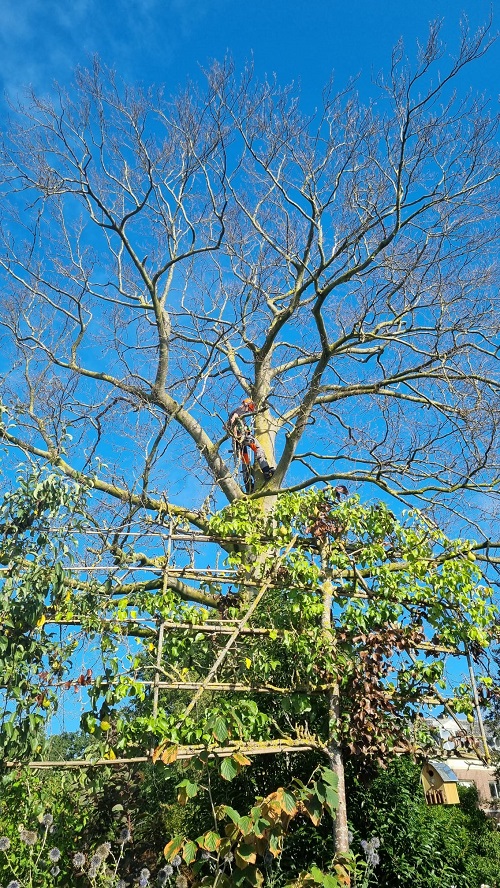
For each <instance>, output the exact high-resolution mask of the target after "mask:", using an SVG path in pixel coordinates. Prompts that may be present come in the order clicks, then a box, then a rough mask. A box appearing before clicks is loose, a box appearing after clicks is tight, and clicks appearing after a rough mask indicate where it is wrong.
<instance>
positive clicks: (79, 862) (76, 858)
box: [73, 851, 85, 869]
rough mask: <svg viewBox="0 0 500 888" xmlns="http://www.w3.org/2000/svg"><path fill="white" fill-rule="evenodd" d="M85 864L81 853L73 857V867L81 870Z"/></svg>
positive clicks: (83, 855) (78, 852)
mask: <svg viewBox="0 0 500 888" xmlns="http://www.w3.org/2000/svg"><path fill="white" fill-rule="evenodd" d="M84 863H85V854H82V852H81V851H77V852H76V854H75V855H74V857H73V865H74V866H76V867H78V869H81V868H82V866H83V864H84Z"/></svg>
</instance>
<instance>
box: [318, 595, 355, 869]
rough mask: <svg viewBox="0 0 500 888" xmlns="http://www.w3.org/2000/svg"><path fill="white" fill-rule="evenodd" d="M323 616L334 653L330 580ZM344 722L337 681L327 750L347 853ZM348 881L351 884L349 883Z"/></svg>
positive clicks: (338, 842) (337, 834) (338, 830)
mask: <svg viewBox="0 0 500 888" xmlns="http://www.w3.org/2000/svg"><path fill="white" fill-rule="evenodd" d="M322 591H323V616H322V628H323V631H324V635H325V644H326V645H327V646H328V647H329V648H330V651H331V653H332V654H334V652H335V648H336V641H335V635H334V632H333V629H332V586H331V583H330V582H329V581H328V580H327V581H326V582H325V583H323V586H322ZM339 725H340V690H339V685H338V682H335V683H334V685H333V687H332V689H331V691H330V693H329V699H328V741H327V754H328V759H329V761H330V767H331V769H332V771H333V772H334V773H335V774H336V775H337V779H338V788H337V791H338V796H339V802H338V808H337V816H336V818H335V824H334V841H335V851H336V853H337V854H344V853H346V852H348V851H349V835H348V826H347V799H346V793H345V777H344V759H343V756H342V747H341V745H340V742H339V740H338V731H339ZM346 884H350V882H349V883H346Z"/></svg>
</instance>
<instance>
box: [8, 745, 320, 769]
mask: <svg viewBox="0 0 500 888" xmlns="http://www.w3.org/2000/svg"><path fill="white" fill-rule="evenodd" d="M323 748H324V747H323V746H322V745H321V744H320V743H316V742H314V740H312V741H311V742H307V741H305V740H293V739H291V738H290V739H289V740H288V739H283V740H270V741H268V742H263V743H238V744H234V745H232V746H216V747H208V749H207V747H206V746H179V747H178V752H177V757H176V761H183V760H186V759H192V758H196V757H197V756H199V755H200V754H201V753H203V752H208V757H209V758H228V757H229V756H231V755H234V754H235V753H237V752H241V753H244V755H249V756H250V755H278V754H282V753H286V752H294V753H295V752H310V751H311V750H314V749H316V750H319V751H321V750H323ZM151 760H152V759H151V753H149V754H148V755H140V756H133V757H130V758H115V759H106V758H101V759H95V760H92V759H68V760H61V761H46V762H44V761H40V762H34V761H31V762H19V761H17V762H6V763H5V765H6V767H7V768H31V769H33V770H45V769H51V768H53V769H57V768H65V769H73V768H103V767H117V766H120V765H137V764H145V763H146V762H151ZM158 764H160V760H158Z"/></svg>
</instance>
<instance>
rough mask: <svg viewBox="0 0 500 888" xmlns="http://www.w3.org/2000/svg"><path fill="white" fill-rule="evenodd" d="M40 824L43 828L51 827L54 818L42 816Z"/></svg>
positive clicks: (49, 815) (50, 815)
mask: <svg viewBox="0 0 500 888" xmlns="http://www.w3.org/2000/svg"><path fill="white" fill-rule="evenodd" d="M42 823H43V825H44V826H52V824H53V823H54V818H53V817H52V814H44V815H43V817H42Z"/></svg>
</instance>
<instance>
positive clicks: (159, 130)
mask: <svg viewBox="0 0 500 888" xmlns="http://www.w3.org/2000/svg"><path fill="white" fill-rule="evenodd" d="M490 43H491V39H490V37H489V27H488V26H486V27H483V28H482V29H480V30H479V31H478V32H477V33H476V34H472V33H470V32H469V31H468V29H467V27H464V28H463V30H462V37H461V43H460V48H459V50H458V53H457V55H456V57H455V59H452V60H451V61H449V60H447V59H446V57H445V54H444V48H443V47H442V46H441V44H440V41H439V28H438V26H436V25H433V26H432V27H431V29H430V34H429V39H428V41H427V43H426V45H425V46H424V47H422V48H420V49H419V51H418V55H417V59H416V63H415V65H414V66H413V68H411V67H410V65H409V63H408V62H407V60H406V58H405V56H404V52H403V47H402V46H398V47H396V49H395V51H394V53H393V58H392V64H391V68H390V71H389V74H388V76H387V77H380V78H379V80H378V83H377V84H376V88H377V93H378V96H379V99H378V103H373V104H371V105H368V106H365V105H363V104H361V103H360V101H359V99H358V97H357V95H356V91H355V87H354V85H350V86H349V87H348V88H346V89H345V90H343V91H341V92H340V93H339V94H334V93H333V90H332V89H331V88H330V87H329V88H327V89H326V90H325V92H324V95H323V102H322V105H321V107H320V108H319V109H318V110H317V111H315V112H314V113H312V114H310V115H309V116H307V115H304V114H303V113H302V112H301V110H300V108H299V100H298V97H297V95H296V94H295V92H294V90H293V89H292V88H285V89H282V88H280V87H279V86H278V85H277V84H276V83H269V82H267V81H266V82H262V83H259V82H257V81H256V80H255V78H254V77H253V74H252V71H251V70H250V69H249V70H247V71H245V72H244V74H243V75H242V77H241V78H240V79H238V78H237V77H236V76H235V75H234V73H233V70H232V66H231V64H230V63H224V64H222V65H219V64H214V65H213V67H212V68H211V69H210V70H209V71H207V72H206V78H205V85H204V86H203V87H198V86H197V85H195V84H189V85H188V88H187V89H186V91H185V92H184V93H182V94H180V95H178V96H176V97H174V98H168V97H165V95H164V94H163V93H162V92H161V91H160V92H155V91H153V90H149V91H143V90H139V89H131V88H128V87H125V86H123V85H122V84H121V83H120V82H118V80H117V79H116V77H115V76H114V75H113V74H112V73H110V72H107V71H104V72H103V71H102V70H101V68H100V66H99V64H98V63H97V62H96V63H95V64H94V67H93V69H92V70H90V71H80V72H78V73H77V75H76V84H75V88H74V91H73V92H72V93H71V94H70V95H69V94H67V93H65V92H64V91H63V90H59V92H58V93H57V97H56V99H55V100H49V99H45V98H42V97H38V96H36V95H34V94H32V95H30V97H29V101H28V103H27V104H26V105H24V106H22V107H19V108H17V109H15V113H14V114H13V122H12V126H11V128H10V131H9V133H8V134H7V135H6V136H5V138H4V141H3V148H2V182H1V188H2V211H1V212H2V222H1V245H2V246H1V254H0V264H1V267H2V269H3V273H4V274H3V277H4V282H3V288H2V301H3V312H2V330H3V338H2V350H3V356H4V361H5V372H4V377H3V382H2V404H3V411H4V412H3V414H2V415H3V426H2V435H3V442H4V444H5V445H7V446H9V447H12V448H13V449H14V452H15V451H16V449H21V450H22V451H24V452H25V453H28V454H31V455H33V456H34V457H42V458H45V459H48V460H50V461H51V462H53V463H55V464H57V465H58V466H59V467H60V468H61V469H62V470H63V471H64V472H66V473H67V474H68V475H71V476H73V477H75V476H77V475H80V474H82V475H87V476H89V477H91V478H92V483H93V485H94V487H95V489H96V490H97V491H99V492H100V493H102V494H103V495H104V498H103V500H102V501H101V508H103V509H106V510H107V514H108V519H109V520H111V517H112V515H113V514H115V515H116V516H117V518H119V521H121V522H123V521H125V522H126V521H128V520H130V519H131V518H132V517H133V516H134V515H136V514H138V512H139V511H140V510H142V509H143V508H145V509H146V510H153V511H154V512H157V511H158V510H160V511H161V510H162V509H166V510H168V511H169V512H170V514H171V515H178V516H181V517H184V518H185V519H187V520H188V521H190V522H193V523H194V524H195V525H198V526H200V527H203V526H204V518H203V506H202V504H203V503H204V502H205V501H206V498H207V497H210V496H215V497H217V490H219V491H220V492H221V493H222V494H223V496H224V498H225V499H226V500H229V501H233V500H234V499H235V498H238V497H241V496H242V495H243V492H242V487H241V482H240V479H239V477H238V470H237V467H236V466H235V465H234V462H233V458H232V457H231V456H229V455H228V452H229V450H230V443H229V442H228V435H227V432H226V430H225V421H226V418H227V414H228V411H229V410H230V409H231V407H234V406H235V405H236V404H237V403H238V400H239V399H241V398H242V397H245V396H249V397H251V398H252V399H253V400H254V401H255V402H256V404H257V407H258V412H257V415H256V435H257V437H258V438H259V440H260V441H261V443H262V445H263V447H264V449H265V451H266V454H267V458H268V460H269V462H270V463H272V464H274V465H276V467H277V468H276V472H275V475H274V477H273V479H272V481H271V482H269V483H267V484H265V485H262V482H263V479H262V477H260V484H259V483H257V488H258V489H257V490H256V493H255V494H253V495H254V496H261V495H263V494H271V493H273V492H275V491H276V490H278V489H279V488H280V487H282V486H288V488H290V487H291V488H300V487H306V486H308V485H310V484H313V483H316V482H319V481H321V480H331V479H333V478H335V479H339V480H342V481H344V482H345V483H346V484H348V486H349V488H350V489H351V490H353V489H355V486H356V485H363V489H364V491H368V490H369V489H370V488H369V487H367V486H366V485H371V487H373V488H375V492H376V491H378V492H379V493H380V492H381V493H384V494H391V495H392V496H394V497H396V498H398V499H399V500H401V501H402V502H405V503H414V502H418V501H420V502H421V503H423V504H426V505H430V504H435V505H438V506H440V507H441V506H446V507H447V508H448V509H450V510H451V512H452V514H453V512H454V511H455V512H456V511H457V510H458V511H459V513H460V514H461V515H467V517H468V518H470V517H471V516H473V509H474V507H476V506H478V504H479V505H480V500H478V498H477V494H478V492H479V493H480V492H486V493H487V494H488V495H492V496H493V495H494V493H495V491H496V488H497V484H498V467H499V455H498V407H497V402H498V397H497V396H498V352H497V342H498V339H497V338H498V332H499V330H498V328H499V322H498V317H499V312H498V310H497V308H498V307H497V299H498V296H497V289H496V287H495V277H494V274H495V266H494V250H495V245H496V237H497V232H498V228H497V206H498V197H497V194H496V192H495V186H496V181H497V175H498V173H497V171H498V159H497V154H496V151H497V148H496V146H495V134H496V121H495V120H494V119H493V117H492V116H491V114H490V112H489V111H488V105H487V102H486V100H485V99H484V98H483V97H478V96H474V95H472V94H470V93H466V94H460V93H459V92H457V91H456V87H455V82H457V84H459V83H460V75H461V74H462V72H463V70H464V68H466V66H467V65H468V64H470V63H473V62H475V61H477V59H480V58H481V56H482V55H483V54H484V53H485V52H486V50H487V49H488V46H489V45H490ZM440 66H443V68H442V69H441V68H440ZM17 456H18V455H16V456H15V458H16V459H17ZM257 474H258V472H257ZM186 478H189V482H188V483H187V484H186V483H185V479H186ZM257 482H259V479H257ZM259 488H260V489H259ZM113 502H114V503H115V504H116V509H113V506H112V505H111V504H112V503H113ZM216 502H217V503H220V500H219V499H217V498H216ZM490 507H491V509H493V508H494V506H493V505H491V504H490Z"/></svg>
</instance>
